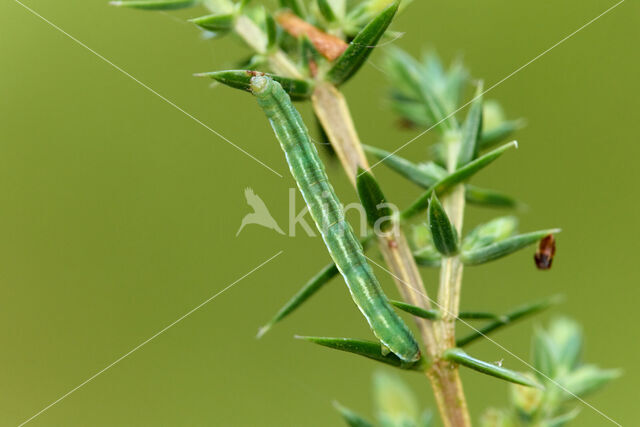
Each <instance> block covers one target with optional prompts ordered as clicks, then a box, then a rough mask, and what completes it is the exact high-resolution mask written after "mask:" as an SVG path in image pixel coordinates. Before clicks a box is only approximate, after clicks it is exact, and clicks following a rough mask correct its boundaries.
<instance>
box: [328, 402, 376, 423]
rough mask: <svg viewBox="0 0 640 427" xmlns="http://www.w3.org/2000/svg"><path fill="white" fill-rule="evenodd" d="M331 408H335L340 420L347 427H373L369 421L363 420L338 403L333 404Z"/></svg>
mask: <svg viewBox="0 0 640 427" xmlns="http://www.w3.org/2000/svg"><path fill="white" fill-rule="evenodd" d="M333 407H334V408H336V410H337V411H338V412H340V415H342V418H343V419H344V421H345V422H346V423H347V425H348V426H349V427H373V424H371V423H370V422H369V421H367V420H365V419H364V418H363V417H362V416H360V415H358V414H357V413H355V412H354V411H352V410H351V409H349V408H347V407H345V406H342V405H341V404H340V403H338V402H333Z"/></svg>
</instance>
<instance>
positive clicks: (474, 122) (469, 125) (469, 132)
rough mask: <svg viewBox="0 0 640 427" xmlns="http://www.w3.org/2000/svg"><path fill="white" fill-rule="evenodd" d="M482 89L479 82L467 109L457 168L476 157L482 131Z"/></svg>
mask: <svg viewBox="0 0 640 427" xmlns="http://www.w3.org/2000/svg"><path fill="white" fill-rule="evenodd" d="M482 88H483V85H482V82H480V83H479V84H478V88H477V90H476V95H475V98H474V100H473V102H472V103H471V107H470V108H469V113H468V114H467V119H466V120H465V122H464V124H463V125H462V137H461V141H460V151H459V153H458V168H460V167H462V166H464V165H466V164H467V163H469V162H470V161H471V160H473V159H475V158H476V156H477V155H478V138H479V135H480V132H481V130H482Z"/></svg>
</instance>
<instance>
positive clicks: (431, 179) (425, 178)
mask: <svg viewBox="0 0 640 427" xmlns="http://www.w3.org/2000/svg"><path fill="white" fill-rule="evenodd" d="M363 148H364V151H365V152H367V153H369V154H372V155H374V156H376V157H377V158H378V159H379V160H381V161H382V163H383V164H384V165H385V166H388V167H389V168H391V169H392V170H394V171H396V172H398V173H399V174H400V175H402V176H403V177H405V178H407V179H408V180H409V181H411V182H413V183H415V184H417V185H419V186H421V187H423V188H429V187H431V186H432V185H433V184H435V183H436V182H438V181H439V180H440V179H442V178H444V177H445V176H446V175H447V172H446V170H444V169H442V168H440V167H439V166H437V165H435V164H431V166H430V167H428V166H419V165H416V164H415V163H413V162H411V161H409V160H407V159H405V158H403V157H400V156H398V155H396V154H393V153H390V152H389V151H386V150H383V149H381V148H377V147H372V146H369V145H363Z"/></svg>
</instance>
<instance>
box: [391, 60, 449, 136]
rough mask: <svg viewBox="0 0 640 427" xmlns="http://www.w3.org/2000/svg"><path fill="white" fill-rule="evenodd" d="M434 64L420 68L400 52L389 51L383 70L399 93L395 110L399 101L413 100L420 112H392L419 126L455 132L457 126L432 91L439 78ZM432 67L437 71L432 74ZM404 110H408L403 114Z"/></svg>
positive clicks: (443, 102)
mask: <svg viewBox="0 0 640 427" xmlns="http://www.w3.org/2000/svg"><path fill="white" fill-rule="evenodd" d="M436 59H437V58H436ZM435 62H436V61H431V62H430V63H428V64H427V65H426V66H423V65H422V64H420V63H418V62H417V61H416V60H415V59H414V58H412V57H411V56H410V55H409V54H407V53H406V52H404V51H403V50H401V49H391V52H390V55H389V56H388V60H387V71H388V74H389V75H390V77H391V79H392V82H393V84H394V86H395V88H394V90H397V91H398V92H399V93H400V94H401V96H400V97H399V99H397V100H396V101H397V102H396V103H395V104H396V107H399V104H401V103H402V102H404V100H403V99H402V98H407V100H408V101H409V102H410V103H413V102H415V101H417V102H418V104H419V106H420V109H422V112H420V111H418V110H414V108H413V107H407V106H405V107H400V108H396V110H398V109H399V110H400V111H399V112H400V113H401V114H403V113H409V114H408V115H405V114H403V115H404V116H405V117H406V118H408V119H409V120H411V121H413V122H415V123H418V124H421V125H423V126H437V127H438V129H440V130H441V131H443V132H446V131H447V130H454V129H456V128H457V126H458V125H457V123H456V120H455V117H454V116H453V114H451V113H450V111H451V110H450V109H449V108H447V107H448V106H447V105H446V102H445V101H443V100H442V99H441V94H440V93H438V91H437V89H436V88H437V86H438V82H439V81H440V80H441V79H442V76H441V75H442V70H441V68H442V67H441V65H440V64H439V63H438V64H435ZM434 68H437V69H438V70H437V71H433V69H434ZM414 107H415V105H414ZM406 108H411V111H406ZM402 110H405V111H402Z"/></svg>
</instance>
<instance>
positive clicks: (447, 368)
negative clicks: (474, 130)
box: [433, 135, 471, 426]
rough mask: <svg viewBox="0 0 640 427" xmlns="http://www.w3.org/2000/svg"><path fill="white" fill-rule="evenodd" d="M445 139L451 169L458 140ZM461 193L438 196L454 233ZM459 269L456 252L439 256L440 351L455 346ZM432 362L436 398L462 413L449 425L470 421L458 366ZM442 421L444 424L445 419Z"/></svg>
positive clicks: (461, 210) (458, 190)
mask: <svg viewBox="0 0 640 427" xmlns="http://www.w3.org/2000/svg"><path fill="white" fill-rule="evenodd" d="M446 139H447V140H446V141H445V143H446V144H447V169H448V170H449V172H453V171H455V169H456V163H457V158H458V151H459V145H460V142H459V138H458V137H457V135H448V138H446ZM464 194H465V190H464V186H463V185H458V186H456V187H454V188H453V190H451V192H450V193H449V194H447V195H446V196H445V197H444V198H443V200H442V203H443V205H444V208H445V210H446V211H447V215H449V218H450V220H451V222H452V224H453V225H454V226H455V228H456V230H457V231H458V234H460V233H461V231H462V225H463V220H464V205H465V198H464ZM462 270H463V264H462V261H461V260H460V257H459V256H458V255H455V256H451V257H446V258H443V260H442V267H441V269H440V286H439V288H438V305H439V306H440V309H441V310H442V320H441V321H440V322H439V333H440V337H441V341H440V354H443V353H444V352H445V351H446V350H447V349H449V348H452V347H455V342H456V337H455V333H456V331H455V325H456V318H457V317H458V313H459V310H460V292H461V287H462ZM434 365H435V366H434V368H433V370H434V371H437V372H440V378H443V377H446V378H447V381H444V382H443V384H442V385H441V387H442V390H443V391H442V396H440V397H439V396H438V395H437V394H436V398H438V399H442V400H443V401H444V402H443V403H442V405H443V406H444V407H445V408H447V409H451V406H452V405H453V406H457V407H458V409H459V410H458V411H457V412H456V413H455V414H453V415H452V416H457V415H458V414H464V416H462V417H460V418H457V419H452V418H450V421H452V422H453V424H451V425H453V426H470V425H471V421H470V419H469V413H468V409H467V404H466V400H465V395H464V390H463V388H462V382H461V381H460V375H459V372H458V366H457V365H454V364H451V363H449V362H447V361H445V360H442V359H440V360H438V362H437V363H436V364H434ZM445 425H447V423H446V422H445Z"/></svg>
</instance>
